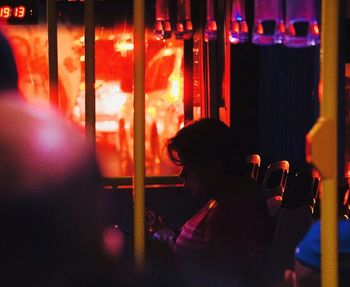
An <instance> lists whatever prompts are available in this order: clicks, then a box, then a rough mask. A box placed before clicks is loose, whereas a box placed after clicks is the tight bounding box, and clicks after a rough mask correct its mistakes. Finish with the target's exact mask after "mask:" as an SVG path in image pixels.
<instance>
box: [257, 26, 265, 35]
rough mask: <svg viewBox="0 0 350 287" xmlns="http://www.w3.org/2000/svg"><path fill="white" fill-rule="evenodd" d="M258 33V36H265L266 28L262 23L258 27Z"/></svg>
mask: <svg viewBox="0 0 350 287" xmlns="http://www.w3.org/2000/svg"><path fill="white" fill-rule="evenodd" d="M256 33H257V34H261V35H262V34H264V27H263V25H262V24H261V23H259V24H258V25H257V26H256Z"/></svg>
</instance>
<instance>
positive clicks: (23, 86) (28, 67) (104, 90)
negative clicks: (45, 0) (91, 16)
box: [4, 2, 183, 177]
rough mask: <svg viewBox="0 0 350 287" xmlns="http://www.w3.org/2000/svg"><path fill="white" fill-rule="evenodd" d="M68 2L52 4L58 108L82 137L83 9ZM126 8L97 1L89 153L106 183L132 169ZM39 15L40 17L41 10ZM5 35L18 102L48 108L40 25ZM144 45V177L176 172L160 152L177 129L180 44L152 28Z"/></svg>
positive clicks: (45, 49) (129, 37)
mask: <svg viewBox="0 0 350 287" xmlns="http://www.w3.org/2000/svg"><path fill="white" fill-rule="evenodd" d="M75 4H76V5H71V6H69V3H68V4H65V5H66V6H65V7H64V8H62V7H61V6H60V5H59V4H58V14H59V24H58V65H59V66H58V73H59V83H58V85H59V87H58V88H59V101H60V110H61V111H62V113H64V114H65V115H66V116H67V118H69V119H71V120H72V122H73V123H75V124H76V125H77V126H78V127H79V128H80V130H81V132H82V133H83V132H84V122H85V91H84V90H85V88H84V66H85V58H84V27H83V22H82V19H83V17H82V15H83V9H84V7H83V4H82V3H80V4H79V5H78V3H75ZM61 5H63V4H61ZM99 5H101V7H100V6H99ZM103 5H109V6H108V7H105V6H103ZM102 6H103V7H102ZM130 6H131V5H130V3H128V2H125V3H124V2H123V3H122V4H120V3H114V4H111V3H100V2H96V42H95V61H96V83H95V88H96V150H97V155H98V158H99V161H100V166H101V169H102V172H103V175H104V176H105V177H120V176H131V175H132V171H133V125H134V123H133V56H134V55H133V35H132V32H133V27H132V22H131V21H130V18H132V15H131V13H132V9H130ZM60 7H61V8H60ZM124 8H125V9H124ZM126 8H127V9H126ZM121 9H124V10H125V13H124V14H123V13H120V11H124V10H121ZM40 11H41V13H42V14H43V15H41V19H44V14H45V9H44V8H43V7H42V9H40ZM106 11H108V15H106V14H105V13H106ZM112 15H113V17H111V16H112ZM116 17H120V19H116ZM101 19H102V20H101ZM4 31H5V34H6V35H7V37H8V38H9V40H10V41H11V44H12V46H13V48H14V54H15V58H16V62H17V65H18V71H19V88H20V91H21V92H22V94H23V96H24V97H25V98H26V99H27V100H28V101H30V102H37V101H46V102H48V101H49V83H48V56H47V55H48V47H47V45H48V44H47V43H48V37H47V24H46V23H45V22H44V21H39V24H37V25H7V26H5V27H4ZM145 44H146V65H145V73H146V81H145V93H146V95H145V97H146V138H145V148H146V173H147V175H148V176H155V175H157V176H159V175H175V174H177V173H178V168H176V167H174V166H173V164H172V163H170V162H169V160H168V158H167V155H166V153H165V149H164V148H163V147H164V142H165V140H166V139H167V138H169V137H171V136H173V135H174V134H175V133H176V131H177V130H178V129H179V128H180V127H181V126H182V125H183V42H182V41H179V40H175V39H174V37H173V38H172V39H169V40H166V41H160V40H157V39H156V36H155V34H154V32H153V31H152V29H148V28H147V30H146V43H145Z"/></svg>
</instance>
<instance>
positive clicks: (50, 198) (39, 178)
mask: <svg viewBox="0 0 350 287" xmlns="http://www.w3.org/2000/svg"><path fill="white" fill-rule="evenodd" d="M0 179H1V189H0V218H1V220H0V254H1V256H0V267H1V268H0V285H1V286H36V287H40V286H43V287H44V286H45V287H46V286H62V287H63V286H65V287H67V286H74V287H76V286H106V285H108V284H109V280H110V274H111V273H110V271H111V269H112V265H113V264H114V262H115V256H114V254H113V252H114V253H115V252H116V251H117V249H118V248H117V245H118V235H117V234H115V233H113V232H111V231H110V230H108V226H106V225H105V221H104V217H103V214H102V208H101V206H100V205H99V191H100V186H101V182H100V174H99V170H98V167H97V163H96V160H95V157H94V153H93V152H92V149H91V147H89V146H88V145H87V144H86V143H85V141H84V139H83V138H82V136H81V135H80V134H79V133H77V131H76V130H75V129H74V128H73V127H72V126H71V125H70V123H68V122H66V121H65V120H64V119H63V118H61V116H59V115H58V114H57V113H56V112H55V111H53V110H50V109H49V108H48V107H33V106H30V105H29V104H28V103H26V102H24V101H23V100H21V99H20V98H19V97H17V98H14V97H12V96H10V97H6V96H5V95H4V94H1V97H0ZM106 247H107V248H108V250H107V249H106ZM107 251H110V252H109V253H108V252H107Z"/></svg>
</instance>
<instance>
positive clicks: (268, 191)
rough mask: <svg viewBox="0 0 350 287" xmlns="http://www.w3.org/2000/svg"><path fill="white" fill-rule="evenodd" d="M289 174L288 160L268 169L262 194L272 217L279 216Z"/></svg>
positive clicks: (273, 164) (272, 165) (274, 164)
mask: <svg viewBox="0 0 350 287" xmlns="http://www.w3.org/2000/svg"><path fill="white" fill-rule="evenodd" d="M288 173H289V162H288V161H286V160H280V161H276V162H274V163H272V164H270V165H269V166H268V167H267V169H266V173H265V176H264V180H263V184H262V192H263V194H264V196H265V198H266V200H267V205H268V209H269V213H270V216H271V217H276V216H277V213H278V210H279V208H280V206H281V203H282V197H283V193H284V189H285V187H286V184H287V177H288Z"/></svg>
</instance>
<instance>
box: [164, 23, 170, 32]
mask: <svg viewBox="0 0 350 287" xmlns="http://www.w3.org/2000/svg"><path fill="white" fill-rule="evenodd" d="M164 31H167V32H169V31H170V32H171V24H170V21H165V22H164Z"/></svg>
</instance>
